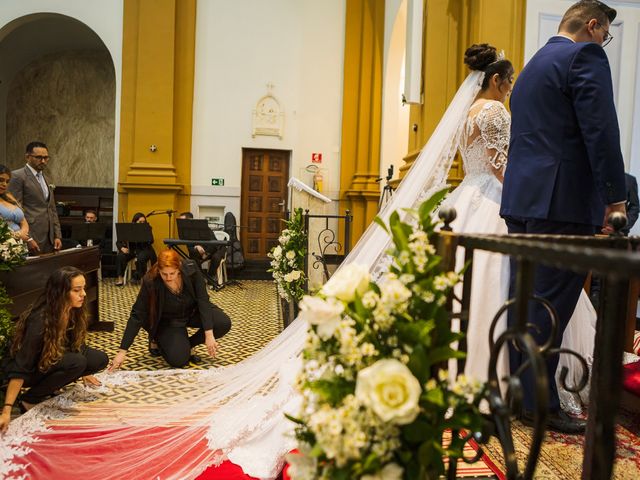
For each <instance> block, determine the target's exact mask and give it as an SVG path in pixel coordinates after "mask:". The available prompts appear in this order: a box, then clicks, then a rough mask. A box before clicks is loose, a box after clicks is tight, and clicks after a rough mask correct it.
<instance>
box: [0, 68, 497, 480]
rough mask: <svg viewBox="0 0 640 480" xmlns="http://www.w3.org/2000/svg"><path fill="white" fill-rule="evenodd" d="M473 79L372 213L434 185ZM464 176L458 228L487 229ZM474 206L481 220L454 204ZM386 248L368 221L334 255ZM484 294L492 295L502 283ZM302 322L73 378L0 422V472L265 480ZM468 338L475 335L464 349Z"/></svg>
mask: <svg viewBox="0 0 640 480" xmlns="http://www.w3.org/2000/svg"><path fill="white" fill-rule="evenodd" d="M483 78H484V73H482V72H472V73H471V74H469V75H468V77H467V78H466V79H465V81H464V82H463V84H462V86H461V87H460V89H459V90H458V92H457V93H456V95H455V97H454V99H453V100H452V102H451V103H450V105H449V107H448V108H447V111H446V112H445V114H444V115H443V117H442V119H441V121H440V123H439V124H438V126H437V127H436V129H435V131H434V133H433V134H432V136H431V138H430V139H429V141H428V142H427V144H426V145H425V147H424V148H423V150H422V151H421V153H420V155H418V158H417V159H416V161H415V162H414V164H413V166H412V167H411V169H410V170H409V172H408V173H407V175H406V176H405V178H404V179H403V181H402V182H401V184H400V186H399V187H398V189H397V191H396V192H395V194H394V195H393V197H392V198H391V200H390V201H389V202H388V203H387V205H386V206H385V208H384V209H383V210H382V211H381V212H380V215H379V216H380V217H381V219H382V220H383V221H384V222H387V221H388V219H389V216H390V214H391V212H393V211H398V212H399V214H400V216H401V218H406V216H407V215H408V214H407V213H406V212H405V210H404V209H408V208H416V207H417V206H418V205H419V204H420V203H422V201H423V200H424V199H426V198H428V197H429V196H431V194H432V193H433V192H435V191H436V190H439V189H441V188H442V187H443V186H444V185H445V182H446V178H447V173H448V171H449V169H450V167H451V163H452V161H453V157H454V154H455V151H456V147H457V145H458V142H459V139H460V135H461V129H460V128H459V127H460V125H462V124H463V123H464V122H465V121H466V119H467V113H468V112H469V109H470V107H471V105H472V103H473V101H474V99H475V97H476V96H477V94H478V92H479V90H480V86H481V84H482V80H483ZM470 177H471V178H469V180H465V181H466V184H465V188H462V189H460V188H459V189H458V190H456V191H455V192H454V193H453V194H452V196H451V199H450V202H452V203H454V204H455V205H456V208H458V210H459V212H458V214H459V219H458V223H457V226H459V227H460V228H461V229H464V231H467V232H471V231H472V230H467V229H475V228H476V225H478V227H477V228H480V224H484V228H483V229H482V230H481V231H482V232H487V231H488V230H487V229H489V228H495V229H499V228H500V227H499V226H498V225H499V217H498V215H497V206H495V205H491V202H493V201H494V200H490V199H491V198H493V199H495V198H499V197H495V192H496V191H497V188H498V187H499V185H496V184H495V182H494V180H491V181H490V182H488V183H487V184H486V185H485V186H483V185H484V184H481V183H482V182H480V180H478V182H479V183H477V184H475V183H473V182H475V180H473V176H470ZM463 183H464V182H463ZM466 187H469V188H466ZM476 200H480V204H477V202H476ZM474 202H476V203H474ZM476 206H477V207H478V209H480V210H481V211H482V212H483V216H484V215H485V214H486V215H487V218H481V217H479V216H477V215H471V214H470V213H465V212H471V211H472V209H474V208H475V207H476ZM494 212H495V215H494ZM464 219H466V220H464ZM454 226H456V225H454ZM493 233H501V232H500V231H498V230H496V231H495V232H493ZM502 233H505V232H502ZM388 246H389V238H388V236H387V234H386V232H384V231H383V230H382V229H381V228H379V227H378V226H376V225H375V224H374V225H372V226H370V227H369V228H368V229H367V230H366V231H365V233H364V234H363V236H362V237H361V239H360V240H359V241H358V243H357V244H356V246H355V247H354V249H353V250H352V251H351V253H350V254H349V255H348V256H347V258H346V259H345V261H344V262H343V265H346V264H349V263H359V264H363V265H367V266H369V267H370V270H371V271H372V275H373V276H374V277H375V276H377V275H379V274H381V273H382V272H384V271H385V270H386V269H387V267H388V264H389V262H390V259H389V258H388V256H387V255H386V254H385V252H386V250H387V248H388ZM491 258H492V257H491V256H487V260H486V261H484V260H481V259H479V260H478V263H477V264H476V265H475V266H474V272H477V271H480V270H481V269H483V268H485V267H482V266H481V264H482V263H483V262H484V263H485V264H486V268H494V267H495V266H496V265H499V268H498V271H499V272H500V273H499V274H498V277H499V278H500V281H499V282H497V283H496V288H497V289H499V288H500V287H503V286H504V285H505V284H504V283H503V280H502V279H503V276H504V272H503V270H502V261H498V262H496V261H495V260H491ZM476 269H477V270H476ZM476 278H477V277H476ZM489 293H491V294H492V295H493V296H494V297H496V298H501V297H502V296H503V292H502V291H495V292H489ZM472 302H475V301H474V300H472ZM473 304H475V303H473ZM476 308H479V307H476ZM489 308H490V307H487V311H488V310H489ZM474 328H477V329H478V333H473V330H472V335H474V336H476V338H481V339H482V338H486V335H482V326H481V325H480V324H478V325H473V326H472V325H470V329H474ZM306 332H307V325H306V324H305V323H304V322H303V321H301V320H300V319H297V320H295V321H294V322H293V323H292V324H291V325H289V327H287V329H286V330H285V331H284V332H283V333H281V334H280V335H279V336H278V337H276V338H275V339H274V340H273V341H272V342H270V343H269V344H268V345H267V346H266V347H265V348H264V349H263V350H261V351H260V352H258V353H257V354H255V355H254V356H252V357H250V358H248V359H246V360H244V361H243V362H240V363H238V364H236V365H232V366H229V367H223V368H215V369H211V370H208V371H197V372H196V371H188V370H186V371H185V370H165V371H153V372H117V373H115V374H107V373H103V374H101V375H100V379H101V381H102V382H103V387H101V388H100V389H98V390H90V389H87V388H85V387H83V386H81V385H77V386H75V387H74V388H72V389H70V390H69V391H67V392H65V393H64V394H62V395H60V396H58V397H56V398H54V399H51V400H48V401H46V402H43V403H42V404H39V405H37V406H36V407H35V408H33V409H32V410H30V411H29V412H27V413H26V414H25V415H22V416H21V417H20V418H18V419H16V420H14V421H12V422H11V424H10V426H9V430H8V431H7V432H6V433H5V434H4V436H3V437H2V439H1V442H2V443H1V448H0V478H7V479H17V478H27V477H29V478H48V479H57V478H60V479H63V478H68V476H69V472H73V475H74V476H77V477H79V478H84V479H93V478H100V479H104V480H108V479H113V480H116V479H120V478H129V479H138V478H139V479H146V478H158V479H160V478H162V479H167V478H173V479H191V478H195V477H197V476H198V475H199V474H200V473H201V472H203V471H204V470H205V469H206V468H207V467H208V466H210V465H212V464H217V463H220V462H222V461H224V460H226V459H230V460H231V461H233V462H234V463H236V464H238V465H239V466H240V467H242V469H243V471H244V472H245V473H247V474H249V475H251V476H254V477H258V478H275V477H276V476H277V475H278V473H279V471H280V469H281V467H282V465H283V462H284V454H285V453H287V452H288V451H289V450H290V449H291V448H292V447H293V446H294V444H295V442H294V439H293V436H292V435H291V432H292V430H293V424H292V423H291V422H289V421H288V420H286V419H285V418H284V413H286V412H288V413H292V414H296V413H297V409H298V408H299V402H300V397H299V394H298V393H297V391H296V389H295V377H296V375H297V372H298V370H299V368H300V354H301V351H302V349H303V348H304V345H305V340H306ZM477 335H479V337H478V336H477ZM470 345H471V342H470ZM474 348H475V343H474V347H472V349H471V352H473V351H474V350H473V349H474ZM483 348H485V347H482V346H481V347H480V348H479V350H482V349H483ZM472 355H475V353H472ZM471 363H472V362H468V365H469V364H471ZM169 383H171V384H172V385H173V384H175V388H174V390H173V395H172V396H171V397H163V396H161V397H160V398H157V397H158V396H157V395H154V392H155V391H158V390H161V389H160V388H159V385H160V384H169ZM122 390H124V391H127V392H128V398H133V399H134V400H131V401H129V400H128V401H122V400H121V398H122V397H121V396H119V395H118V392H120V391H122ZM131 392H133V393H131ZM62 455H64V461H62V460H61V456H62Z"/></svg>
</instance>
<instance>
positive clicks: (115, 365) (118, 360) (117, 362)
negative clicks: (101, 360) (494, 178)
mask: <svg viewBox="0 0 640 480" xmlns="http://www.w3.org/2000/svg"><path fill="white" fill-rule="evenodd" d="M126 356H127V351H126V350H118V353H116V356H115V357H113V360H112V361H111V363H110V364H109V368H108V369H107V371H108V372H113V371H115V370H118V369H120V367H121V366H122V364H123V363H124V359H125V358H126Z"/></svg>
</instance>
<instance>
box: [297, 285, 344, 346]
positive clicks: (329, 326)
mask: <svg viewBox="0 0 640 480" xmlns="http://www.w3.org/2000/svg"><path fill="white" fill-rule="evenodd" d="M343 311H344V305H343V304H342V303H340V302H336V301H335V300H334V299H333V298H329V299H327V300H323V299H322V298H320V297H310V296H308V295H305V296H304V297H303V298H302V300H301V301H300V316H301V317H302V318H303V319H304V320H306V321H307V322H308V323H309V324H311V325H317V326H318V335H319V336H320V338H322V339H323V340H327V339H328V338H330V337H331V336H332V335H333V334H334V333H335V331H336V330H337V329H338V327H339V326H340V321H341V320H342V312H343Z"/></svg>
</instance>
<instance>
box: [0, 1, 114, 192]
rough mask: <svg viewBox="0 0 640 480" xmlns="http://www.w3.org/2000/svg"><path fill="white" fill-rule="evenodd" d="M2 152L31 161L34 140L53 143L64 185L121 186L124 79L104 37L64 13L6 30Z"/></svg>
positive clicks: (55, 169) (16, 163) (2, 39)
mask: <svg viewBox="0 0 640 480" xmlns="http://www.w3.org/2000/svg"><path fill="white" fill-rule="evenodd" d="M0 64H2V65H3V71H2V78H1V79H0V154H2V153H4V155H3V157H4V159H3V160H4V162H5V163H6V164H7V165H8V166H9V167H10V168H18V167H20V166H22V165H23V164H24V147H25V145H26V144H27V143H28V142H29V141H32V140H40V141H43V142H45V143H47V145H48V146H49V150H50V153H51V155H52V161H51V163H50V170H51V176H52V178H53V179H54V181H55V183H56V185H61V186H74V187H107V188H113V185H114V178H113V172H114V148H115V138H114V137H115V123H116V119H115V112H116V109H115V100H116V98H115V97H116V83H115V82H116V79H115V68H114V64H113V60H112V58H111V55H110V54H109V51H108V50H107V48H106V46H105V45H104V43H103V42H102V40H101V39H100V37H98V35H97V34H96V33H95V32H94V31H93V30H92V29H91V28H89V27H88V26H87V25H85V24H84V23H82V22H80V21H78V20H76V19H74V18H71V17H68V16H65V15H60V14H52V13H47V14H44V13H41V14H34V15H28V16H24V17H20V18H18V19H16V20H14V21H12V22H10V23H9V24H7V25H5V26H4V27H3V28H2V29H0Z"/></svg>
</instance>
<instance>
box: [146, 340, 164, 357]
mask: <svg viewBox="0 0 640 480" xmlns="http://www.w3.org/2000/svg"><path fill="white" fill-rule="evenodd" d="M149 355H151V356H152V357H159V356H160V355H162V354H161V353H160V349H159V348H158V346H157V345H156V346H155V347H152V346H151V342H149Z"/></svg>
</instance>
